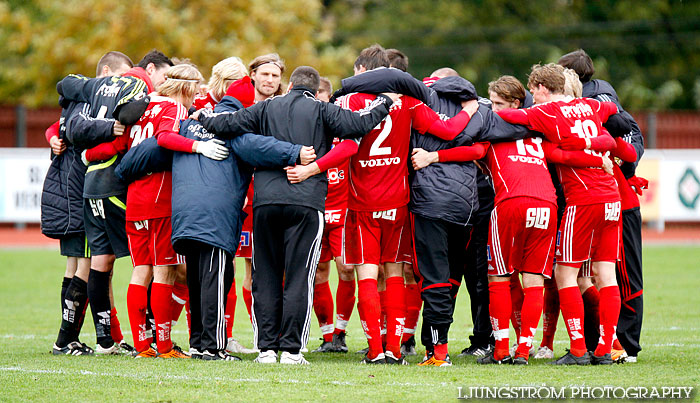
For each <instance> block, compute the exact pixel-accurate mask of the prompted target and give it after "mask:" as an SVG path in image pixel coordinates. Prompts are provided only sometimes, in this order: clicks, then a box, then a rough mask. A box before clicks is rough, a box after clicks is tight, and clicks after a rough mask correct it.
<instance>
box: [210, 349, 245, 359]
mask: <svg viewBox="0 0 700 403" xmlns="http://www.w3.org/2000/svg"><path fill="white" fill-rule="evenodd" d="M201 357H202V360H204V361H242V360H241V358H240V357H236V356H235V355H230V354H229V353H227V352H226V351H224V350H221V351H217V352H216V353H210V352H209V351H205V352H203V353H202V355H201Z"/></svg>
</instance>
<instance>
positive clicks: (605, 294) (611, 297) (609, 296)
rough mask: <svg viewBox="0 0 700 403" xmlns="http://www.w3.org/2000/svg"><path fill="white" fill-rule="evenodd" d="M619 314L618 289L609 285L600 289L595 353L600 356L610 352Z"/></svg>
mask: <svg viewBox="0 0 700 403" xmlns="http://www.w3.org/2000/svg"><path fill="white" fill-rule="evenodd" d="M619 316H620V289H619V288H618V287H617V285H611V286H608V287H603V288H601V289H600V339H599V341H598V347H596V349H595V353H594V354H595V355H596V356H598V357H601V356H603V355H605V354H607V353H609V352H610V350H611V348H612V342H613V338H614V336H615V332H616V331H617V320H618V318H619Z"/></svg>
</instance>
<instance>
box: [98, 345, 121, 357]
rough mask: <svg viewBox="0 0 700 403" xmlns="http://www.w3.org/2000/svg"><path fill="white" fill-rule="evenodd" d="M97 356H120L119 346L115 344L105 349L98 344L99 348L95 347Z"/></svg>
mask: <svg viewBox="0 0 700 403" xmlns="http://www.w3.org/2000/svg"><path fill="white" fill-rule="evenodd" d="M95 354H98V355H117V354H119V345H118V344H117V343H113V344H112V345H111V346H109V347H106V348H105V347H102V346H101V345H100V344H99V343H98V344H97V346H95Z"/></svg>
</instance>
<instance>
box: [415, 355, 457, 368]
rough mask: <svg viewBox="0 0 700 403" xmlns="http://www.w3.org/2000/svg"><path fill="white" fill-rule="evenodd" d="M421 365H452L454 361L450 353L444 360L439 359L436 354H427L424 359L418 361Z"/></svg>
mask: <svg viewBox="0 0 700 403" xmlns="http://www.w3.org/2000/svg"><path fill="white" fill-rule="evenodd" d="M418 365H420V366H421V367H451V366H452V361H451V360H450V355H449V354H448V355H447V356H446V357H445V359H444V360H438V359H437V358H435V355H433V354H430V356H428V355H426V356H425V358H423V361H422V362H420V363H418Z"/></svg>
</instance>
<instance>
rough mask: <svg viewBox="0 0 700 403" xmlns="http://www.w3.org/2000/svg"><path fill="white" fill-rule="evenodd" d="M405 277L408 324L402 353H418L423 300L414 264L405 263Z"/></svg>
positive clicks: (405, 329) (402, 343)
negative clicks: (419, 321)
mask: <svg viewBox="0 0 700 403" xmlns="http://www.w3.org/2000/svg"><path fill="white" fill-rule="evenodd" d="M403 277H404V282H405V284H406V294H405V295H406V326H405V327H404V330H403V336H402V337H401V354H403V355H416V338H415V334H416V328H417V327H418V317H419V316H420V309H421V306H422V305H423V300H422V299H421V296H420V287H418V283H417V282H416V275H415V274H414V273H413V265H412V264H410V263H404V264H403Z"/></svg>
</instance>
